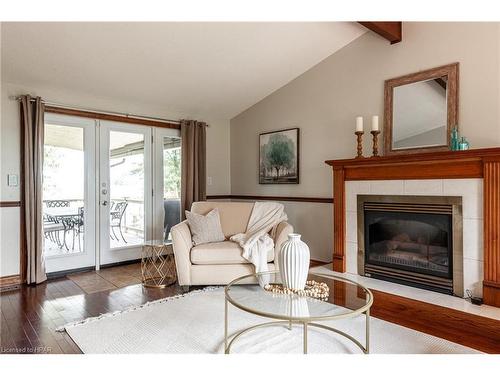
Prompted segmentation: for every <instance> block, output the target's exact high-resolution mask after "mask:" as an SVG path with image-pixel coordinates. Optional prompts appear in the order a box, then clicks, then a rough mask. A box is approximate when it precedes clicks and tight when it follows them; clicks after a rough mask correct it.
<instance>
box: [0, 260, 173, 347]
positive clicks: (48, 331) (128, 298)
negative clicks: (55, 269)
mask: <svg viewBox="0 0 500 375" xmlns="http://www.w3.org/2000/svg"><path fill="white" fill-rule="evenodd" d="M126 267H129V268H130V266H122V267H115V268H112V269H107V270H103V271H98V272H91V274H93V275H94V276H96V275H97V276H98V277H99V278H101V279H102V280H103V281H106V282H108V283H112V282H110V281H109V279H112V278H113V275H117V274H119V273H123V272H121V271H123V268H126ZM99 273H102V274H103V275H104V276H99ZM86 274H90V273H86ZM80 275H83V274H80ZM70 277H74V276H69V277H63V278H60V279H55V280H49V281H48V282H46V283H44V284H40V285H37V286H31V287H30V286H22V287H20V288H19V289H16V290H11V291H4V292H2V293H0V312H1V321H0V353H4V354H6V353H11V354H14V353H80V350H79V348H78V347H77V346H76V344H75V343H74V342H73V341H72V340H71V338H70V337H69V336H68V335H67V334H66V333H64V332H56V331H55V330H56V328H57V327H59V326H61V325H64V324H65V323H69V322H73V321H76V320H81V319H85V318H87V317H92V316H97V315H99V314H103V313H107V312H112V311H116V310H123V309H126V308H127V307H130V306H135V305H140V304H142V303H145V302H148V301H152V300H156V299H159V298H163V297H168V296H172V295H176V294H180V293H182V290H181V288H180V287H179V286H178V285H176V284H175V285H172V286H170V287H167V288H165V289H152V288H143V287H142V285H141V284H140V283H139V284H137V283H136V284H134V285H128V286H125V287H122V288H117V286H116V285H113V287H112V288H110V289H107V290H102V291H94V292H85V291H84V290H83V289H82V288H81V287H79V286H78V284H77V283H76V282H75V281H73V280H71V279H70ZM106 278H107V280H106ZM116 280H117V279H116V278H115V282H116V283H117V284H118V283H120V282H123V279H121V280H119V279H118V281H116Z"/></svg>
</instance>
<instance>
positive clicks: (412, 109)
mask: <svg viewBox="0 0 500 375" xmlns="http://www.w3.org/2000/svg"><path fill="white" fill-rule="evenodd" d="M454 126H458V63H454V64H449V65H444V66H440V67H437V68H433V69H428V70H424V71H420V72H417V73H413V74H408V75H405V76H401V77H397V78H392V79H388V80H387V81H385V86H384V150H385V155H393V154H409V153H419V152H430V151H444V150H449V149H450V136H451V129H452V128H453V127H454Z"/></svg>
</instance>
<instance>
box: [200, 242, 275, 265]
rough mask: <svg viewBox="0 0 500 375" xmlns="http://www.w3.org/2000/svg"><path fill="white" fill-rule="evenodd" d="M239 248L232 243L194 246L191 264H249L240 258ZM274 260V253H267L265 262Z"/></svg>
mask: <svg viewBox="0 0 500 375" xmlns="http://www.w3.org/2000/svg"><path fill="white" fill-rule="evenodd" d="M241 253H242V249H241V247H240V246H239V245H238V244H237V243H235V242H232V241H223V242H212V243H206V244H202V245H198V246H195V247H193V248H192V249H191V263H193V264H249V262H248V260H246V259H245V258H243V257H242V256H241ZM273 260H274V251H269V252H268V253H267V262H268V263H269V262H272V261H273Z"/></svg>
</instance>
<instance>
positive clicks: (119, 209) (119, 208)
mask: <svg viewBox="0 0 500 375" xmlns="http://www.w3.org/2000/svg"><path fill="white" fill-rule="evenodd" d="M127 206H128V203H127V202H116V203H115V206H114V208H113V211H111V212H110V213H109V214H110V216H111V217H110V223H109V226H110V228H111V232H112V233H113V234H111V232H110V233H109V236H110V237H111V239H113V240H117V241H120V240H119V238H118V236H117V235H116V233H115V228H118V230H119V231H120V236H121V237H122V240H123V242H125V243H127V241H126V240H125V237H124V236H123V232H122V220H123V215H125V210H126V209H127Z"/></svg>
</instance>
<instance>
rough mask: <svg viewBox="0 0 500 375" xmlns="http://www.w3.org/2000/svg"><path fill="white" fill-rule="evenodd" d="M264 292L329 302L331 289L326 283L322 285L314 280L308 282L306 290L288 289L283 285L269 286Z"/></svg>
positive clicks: (265, 287)
mask: <svg viewBox="0 0 500 375" xmlns="http://www.w3.org/2000/svg"><path fill="white" fill-rule="evenodd" d="M264 290H266V291H268V292H272V293H276V294H297V295H299V296H301V297H311V298H316V299H319V300H322V301H324V300H327V299H328V296H329V295H330V288H328V285H326V283H320V282H317V281H314V280H309V281H306V287H305V288H304V289H291V288H286V287H284V286H283V285H282V284H267V285H265V286H264Z"/></svg>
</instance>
